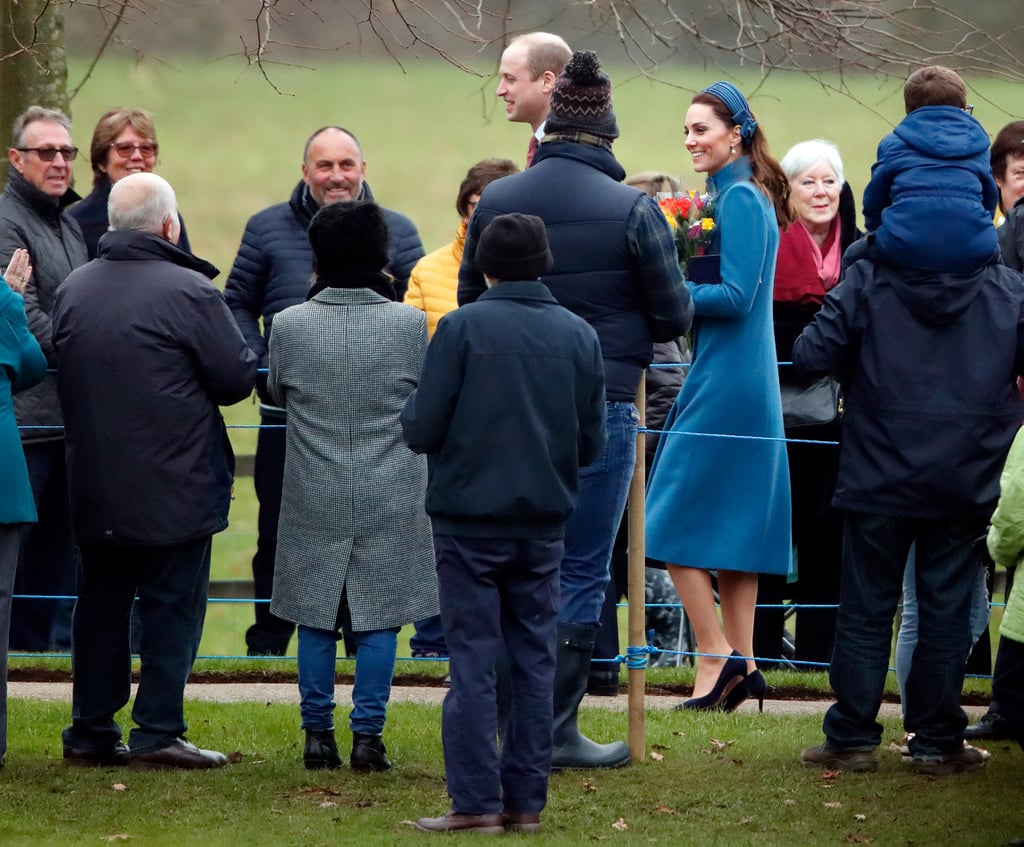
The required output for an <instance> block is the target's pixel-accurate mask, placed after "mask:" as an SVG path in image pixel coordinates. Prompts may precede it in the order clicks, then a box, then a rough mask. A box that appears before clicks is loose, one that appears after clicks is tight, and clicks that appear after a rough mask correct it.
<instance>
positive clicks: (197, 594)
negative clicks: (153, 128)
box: [53, 173, 257, 769]
mask: <svg viewBox="0 0 1024 847" xmlns="http://www.w3.org/2000/svg"><path fill="white" fill-rule="evenodd" d="M109 209H110V224H111V227H112V228H113V230H112V231H111V232H108V233H107V234H106V235H104V236H103V237H102V238H101V239H100V252H99V257H98V258H96V259H94V260H93V261H91V262H89V263H88V264H87V265H85V266H84V267H82V268H79V269H78V270H76V271H75V272H73V273H72V274H71V275H70V276H69V277H68V279H67V280H66V281H65V282H64V284H63V285H62V286H61V287H60V289H59V290H58V292H57V302H56V307H55V309H54V315H53V344H54V348H55V349H56V352H57V392H58V395H59V397H60V404H61V409H62V411H63V413H64V426H65V440H66V442H67V454H68V483H69V491H70V498H71V516H72V522H73V525H74V530H75V538H76V541H77V542H78V547H79V551H80V554H81V571H80V579H79V587H78V602H77V604H76V606H75V615H74V624H73V630H74V646H73V650H72V660H73V663H74V668H75V679H74V689H73V694H72V724H71V726H70V727H68V728H67V729H66V730H65V731H64V735H63V740H64V759H65V761H66V762H68V763H69V764H75V765H110V764H122V763H128V764H130V766H131V767H133V768H138V769H154V768H211V767H218V766H220V765H223V764H224V763H225V762H226V759H225V757H224V756H223V755H221V754H220V753H216V752H212V751H208V750H200V749H199V748H198V747H196V746H195V745H193V744H190V743H189V742H187V741H185V739H184V735H185V732H186V730H187V728H188V725H187V724H186V723H185V718H184V707H183V702H182V699H183V696H184V692H185V683H186V681H187V679H188V676H189V673H190V671H191V669H192V662H193V660H194V658H195V654H196V649H197V647H198V640H199V634H200V633H201V632H202V626H203V619H204V616H205V613H206V595H207V587H208V584H209V578H210V555H209V552H210V542H211V538H212V536H213V534H214V533H215V532H220V531H221V530H223V529H224V528H225V527H226V526H227V523H228V521H227V516H228V506H229V504H230V501H231V488H232V485H233V482H234V479H233V476H234V456H233V454H232V452H231V446H230V443H229V442H228V436H227V430H226V428H225V426H224V420H223V418H222V417H221V414H220V410H219V408H218V406H223V405H229V404H232V403H237V402H239V401H240V400H242V399H244V398H245V397H246V396H247V395H248V394H249V393H250V392H251V391H252V388H253V384H254V383H255V379H256V366H257V358H256V354H255V353H253V352H252V351H251V350H250V349H249V346H248V344H246V342H245V339H244V338H243V337H242V333H241V332H240V331H239V329H238V326H237V325H236V324H235V321H234V319H233V318H232V317H231V313H230V312H229V311H228V308H227V306H226V305H225V304H224V301H223V299H222V297H221V294H220V292H219V291H218V290H217V289H216V288H215V287H214V286H213V285H212V284H211V282H210V280H211V279H212V278H213V277H214V276H216V274H217V270H216V268H214V267H213V266H212V265H210V264H209V263H208V262H204V261H203V260H202V259H198V258H196V257H195V256H193V255H192V254H191V253H187V252H185V251H184V250H182V249H180V248H179V247H178V246H177V241H178V235H179V233H180V222H179V218H178V209H177V202H176V200H175V196H174V191H173V189H172V188H171V186H170V185H168V183H167V182H166V181H165V180H164V179H162V178H161V177H159V176H157V175H156V174H152V173H139V174H132V175H131V176H126V177H125V178H124V179H122V180H120V181H118V182H117V183H116V184H115V185H114V187H113V188H112V189H111V191H110V203H109ZM136 593H137V594H138V598H139V599H138V600H137V601H136V602H135V606H136V608H137V610H138V615H139V620H140V622H141V624H142V635H141V638H140V639H139V654H140V657H141V660H142V665H141V668H140V681H139V690H138V694H137V695H136V698H135V705H134V708H133V709H132V719H133V721H134V722H135V724H136V725H137V726H136V727H135V728H134V729H132V731H131V736H130V747H131V749H130V751H129V749H128V747H126V746H125V744H124V743H123V742H122V740H121V727H120V726H118V724H117V722H116V721H115V720H114V715H115V714H116V713H117V711H118V710H120V709H121V708H122V707H123V706H124V705H125V704H126V703H127V702H128V699H129V696H130V693H131V689H130V686H131V650H130V645H129V615H130V612H131V609H132V602H133V599H134V598H135V596H136Z"/></svg>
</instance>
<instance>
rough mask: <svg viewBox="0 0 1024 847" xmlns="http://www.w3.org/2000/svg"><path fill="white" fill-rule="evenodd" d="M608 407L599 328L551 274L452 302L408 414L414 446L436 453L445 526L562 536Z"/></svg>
mask: <svg viewBox="0 0 1024 847" xmlns="http://www.w3.org/2000/svg"><path fill="white" fill-rule="evenodd" d="M606 417H607V413H606V411H605V407H604V378H603V368H602V363H601V348H600V345H599V344H598V340H597V336H596V334H595V333H594V330H593V329H591V328H590V327H589V326H588V325H587V324H586V322H585V321H583V320H581V319H580V318H578V317H576V316H575V315H573V314H572V313H571V312H568V311H566V310H565V309H563V308H562V307H561V306H559V305H558V303H557V302H556V301H555V298H554V297H552V296H551V292H549V291H548V290H547V288H545V287H544V285H543V284H542V283H540V282H537V281H519V282H517V281H510V282H501V283H498V284H497V285H495V286H493V287H492V288H490V289H489V290H488V291H486V292H485V293H483V294H481V295H480V298H479V299H478V300H477V301H476V302H475V303H471V304H469V305H466V306H463V307H461V308H459V309H457V310H455V311H454V312H449V313H448V314H447V315H445V316H444V317H443V318H442V319H441V321H440V323H439V324H438V326H437V330H436V331H435V333H434V337H433V338H432V339H431V342H430V345H429V346H428V347H427V355H426V359H425V361H424V363H423V374H422V376H421V378H420V384H419V387H418V388H417V389H416V390H415V391H414V392H413V393H412V394H411V395H410V396H409V399H408V400H407V401H406V404H405V409H404V410H403V411H402V416H401V421H402V432H403V434H404V435H405V440H406V443H407V444H408V445H409V448H410V449H411V450H414V451H415V452H417V453H428V454H430V481H429V483H428V485H427V499H426V506H427V513H428V514H429V515H430V516H431V518H432V519H433V526H434V532H435V533H436V534H439V535H456V536H474V537H489V538H560V537H562V536H563V535H564V532H565V522H566V520H568V518H569V516H570V515H571V514H572V510H573V509H574V508H575V505H576V488H577V472H578V468H579V466H580V465H588V464H590V463H591V462H592V461H593V460H594V459H595V458H596V457H597V455H598V454H599V452H600V451H601V449H602V448H603V447H604V442H605V419H606Z"/></svg>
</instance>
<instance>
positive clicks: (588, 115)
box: [544, 50, 619, 141]
mask: <svg viewBox="0 0 1024 847" xmlns="http://www.w3.org/2000/svg"><path fill="white" fill-rule="evenodd" d="M544 131H545V132H586V133H589V134H590V135H596V136H599V137H600V138H605V139H607V140H608V141H612V140H614V139H616V138H618V137H619V125H618V124H617V123H616V122H615V112H614V111H613V110H612V81H611V80H610V79H608V75H607V74H605V73H604V72H603V71H602V70H601V63H600V62H599V61H598V58H597V53H595V52H594V51H593V50H577V51H576V52H575V53H573V54H572V58H571V59H569V62H568V64H567V65H566V66H565V69H564V70H563V71H562V73H561V74H560V75H559V77H558V79H556V80H555V87H554V89H552V91H551V111H550V112H549V113H548V119H547V121H546V122H545V123H544Z"/></svg>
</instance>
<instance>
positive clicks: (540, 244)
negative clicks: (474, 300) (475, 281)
mask: <svg viewBox="0 0 1024 847" xmlns="http://www.w3.org/2000/svg"><path fill="white" fill-rule="evenodd" d="M474 260H475V262H476V266H477V268H478V269H479V270H480V272H481V273H484V274H486V275H487V276H490V277H494V278H495V279H498V280H502V279H537V278H538V277H539V276H540V275H541V274H543V273H547V272H548V271H549V270H551V265H552V264H553V263H554V259H553V258H552V256H551V250H550V249H549V248H548V234H547V230H546V229H545V228H544V221H542V220H541V219H540V218H538V217H537V216H536V215H521V214H519V213H518V212H515V213H513V214H510V215H499V216H498V217H496V218H495V219H494V220H493V221H491V222H490V223H489V224H488V225H487V226H485V227H484V230H483V232H482V233H480V241H479V242H477V245H476V255H475V257H474Z"/></svg>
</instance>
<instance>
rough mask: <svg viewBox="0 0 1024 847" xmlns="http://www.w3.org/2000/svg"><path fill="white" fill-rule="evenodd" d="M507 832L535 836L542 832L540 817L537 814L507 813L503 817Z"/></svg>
mask: <svg viewBox="0 0 1024 847" xmlns="http://www.w3.org/2000/svg"><path fill="white" fill-rule="evenodd" d="M502 819H503V821H504V823H505V832H517V833H519V834H521V835H535V834H536V833H538V832H540V815H538V814H537V813H536V812H505V814H504V815H502Z"/></svg>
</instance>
